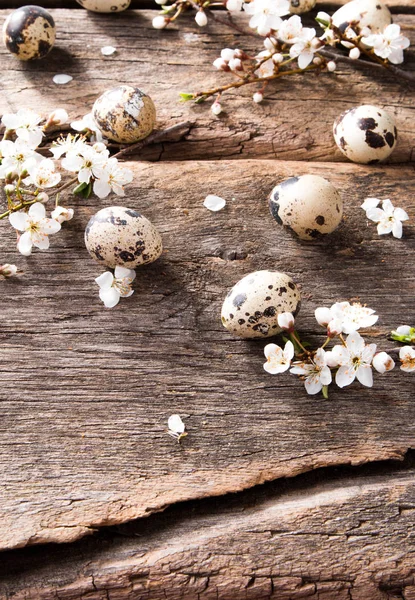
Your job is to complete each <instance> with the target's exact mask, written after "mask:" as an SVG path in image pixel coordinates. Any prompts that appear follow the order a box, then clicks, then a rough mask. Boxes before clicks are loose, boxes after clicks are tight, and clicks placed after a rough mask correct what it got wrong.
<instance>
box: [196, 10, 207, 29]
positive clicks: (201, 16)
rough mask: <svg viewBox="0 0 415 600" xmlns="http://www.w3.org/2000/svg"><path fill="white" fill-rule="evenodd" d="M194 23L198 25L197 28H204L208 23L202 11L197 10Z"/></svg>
mask: <svg viewBox="0 0 415 600" xmlns="http://www.w3.org/2000/svg"><path fill="white" fill-rule="evenodd" d="M195 21H196V23H197V24H198V25H199V27H205V25H207V22H208V20H207V16H206V13H205V12H204V11H203V10H199V11H198V12H197V13H196V16H195Z"/></svg>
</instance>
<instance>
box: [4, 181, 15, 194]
mask: <svg viewBox="0 0 415 600" xmlns="http://www.w3.org/2000/svg"><path fill="white" fill-rule="evenodd" d="M15 189H16V187H15V186H14V185H13V184H11V183H8V184H7V185H5V186H4V191H5V193H6V194H13V192H14V190H15Z"/></svg>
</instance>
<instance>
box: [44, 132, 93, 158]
mask: <svg viewBox="0 0 415 600" xmlns="http://www.w3.org/2000/svg"><path fill="white" fill-rule="evenodd" d="M85 147H86V143H85V139H84V138H83V137H78V136H77V135H72V134H71V133H69V134H68V135H67V136H66V137H60V138H59V139H58V140H56V141H55V142H53V144H52V147H51V149H50V151H51V152H52V154H53V158H55V159H58V158H61V157H62V156H63V155H64V154H68V153H69V154H75V155H78V154H82V151H83V149H84V148H85Z"/></svg>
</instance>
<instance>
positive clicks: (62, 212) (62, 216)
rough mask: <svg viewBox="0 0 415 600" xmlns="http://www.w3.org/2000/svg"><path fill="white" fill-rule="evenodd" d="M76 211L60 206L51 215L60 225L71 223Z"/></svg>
mask: <svg viewBox="0 0 415 600" xmlns="http://www.w3.org/2000/svg"><path fill="white" fill-rule="evenodd" d="M73 215H74V210H73V208H65V207H64V206H60V205H58V206H57V207H56V208H55V209H54V210H53V211H52V212H51V214H50V216H51V217H52V219H54V220H55V221H57V222H58V223H61V224H62V223H63V222H64V221H70V220H71V219H72V218H73Z"/></svg>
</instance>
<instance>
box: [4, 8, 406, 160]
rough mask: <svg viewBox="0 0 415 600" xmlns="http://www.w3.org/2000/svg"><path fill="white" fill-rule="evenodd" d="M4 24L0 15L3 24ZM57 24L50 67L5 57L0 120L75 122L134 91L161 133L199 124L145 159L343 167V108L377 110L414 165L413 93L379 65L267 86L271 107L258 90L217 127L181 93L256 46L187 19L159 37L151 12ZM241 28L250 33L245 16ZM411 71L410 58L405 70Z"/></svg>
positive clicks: (59, 13)
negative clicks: (109, 94)
mask: <svg viewBox="0 0 415 600" xmlns="http://www.w3.org/2000/svg"><path fill="white" fill-rule="evenodd" d="M6 14H7V11H3V12H2V11H0V18H1V17H3V16H5V15H6ZM52 14H53V16H54V18H55V20H56V22H57V24H58V35H57V42H56V47H55V48H54V50H53V51H52V52H51V54H50V55H48V57H46V58H45V59H44V60H42V61H39V62H36V63H31V64H22V63H21V62H19V61H17V60H16V59H15V58H13V57H12V56H11V55H9V54H8V53H7V51H6V49H5V48H4V47H1V49H0V64H2V65H3V75H2V88H1V91H0V114H1V113H4V112H10V111H13V110H15V109H16V108H17V107H19V106H26V107H33V108H36V109H39V107H41V108H42V110H43V111H44V112H45V113H46V112H48V111H51V110H53V109H55V108H56V107H57V106H64V107H65V108H66V109H67V110H68V111H69V112H70V115H71V117H72V118H75V117H78V116H80V115H81V114H85V113H86V112H87V111H89V110H90V109H91V107H92V105H93V103H94V101H95V99H96V98H97V97H98V96H99V95H100V94H101V93H103V92H104V91H105V90H107V89H108V88H110V87H112V86H115V85H117V84H121V83H128V84H133V85H137V86H138V87H140V88H142V89H144V90H145V91H147V92H148V93H149V94H150V95H151V96H152V97H153V99H154V101H155V104H156V107H157V111H158V120H159V126H160V127H165V126H168V125H171V124H172V123H173V122H177V121H179V120H191V121H195V122H196V125H195V127H194V128H193V130H192V133H191V135H190V136H188V138H187V139H186V141H185V142H179V143H177V144H172V145H167V146H165V147H162V146H156V147H154V148H152V149H151V150H149V151H148V152H147V153H146V154H144V155H142V158H148V159H151V160H158V159H160V158H161V159H163V160H197V159H218V158H238V159H241V158H277V159H279V160H318V161H333V160H334V161H344V160H346V159H345V157H344V156H343V155H342V153H341V152H340V151H339V150H337V148H336V145H335V143H334V140H333V136H332V123H333V122H334V119H335V118H336V117H337V116H338V115H339V114H340V113H342V112H343V111H344V110H346V109H347V108H350V107H352V106H355V105H358V104H370V103H374V102H375V103H376V104H378V105H379V106H382V107H384V108H386V109H388V110H389V111H390V112H391V113H392V114H393V115H395V117H396V119H397V123H398V130H399V136H400V139H399V144H398V146H397V148H396V149H395V151H394V153H393V154H392V156H391V158H390V160H391V162H394V163H401V162H409V161H413V159H414V154H413V151H414V139H415V120H414V118H413V110H414V93H413V91H414V89H413V86H412V87H410V86H409V84H408V83H403V84H402V83H401V82H399V81H397V80H396V79H395V77H394V76H393V75H391V74H390V73H387V72H386V71H385V72H384V70H382V69H377V68H375V67H374V66H373V65H369V66H368V67H365V68H363V69H354V68H352V67H350V66H349V65H348V64H347V65H346V64H344V63H339V68H338V71H337V72H336V74H323V75H321V76H320V77H315V76H314V74H310V75H309V76H308V75H306V76H296V77H291V78H287V79H286V80H280V81H279V82H278V83H276V84H275V85H270V86H269V97H268V99H267V101H266V102H264V103H263V104H261V105H255V104H254V103H253V102H252V100H251V98H252V93H253V91H255V89H252V88H251V86H250V89H246V90H245V91H243V92H242V95H235V94H233V95H230V96H229V97H228V98H227V99H226V96H224V97H223V104H224V107H225V109H227V111H228V112H227V113H225V114H223V115H222V116H221V117H220V118H214V117H213V116H212V114H211V112H210V110H209V106H208V105H204V106H197V105H194V104H190V103H186V104H183V103H180V102H178V99H179V93H180V92H183V91H187V92H195V91H197V90H200V89H206V88H210V87H211V86H214V85H215V84H217V83H218V82H221V81H222V82H223V83H226V82H228V81H229V78H228V76H227V75H226V74H225V73H223V74H221V73H218V72H217V71H216V70H215V69H214V68H213V66H212V62H213V60H214V59H215V58H217V56H218V55H219V53H220V50H221V49H222V48H224V47H226V46H231V47H235V46H236V47H243V48H245V49H247V50H248V51H250V52H251V53H256V52H258V50H260V49H261V48H260V47H259V45H258V40H256V39H254V38H252V37H248V36H241V35H239V34H237V35H235V34H234V33H233V32H232V31H231V30H229V28H226V27H225V26H224V25H220V24H216V23H214V22H211V23H210V25H209V26H208V27H207V28H203V29H201V28H199V27H197V25H196V24H195V23H194V19H193V17H192V16H190V15H189V16H187V17H184V19H183V22H182V23H181V25H180V28H178V27H176V28H171V29H168V30H165V31H161V32H160V31H156V30H154V29H153V28H152V26H151V20H152V18H153V17H154V15H155V14H156V12H155V11H129V12H128V13H121V14H118V15H97V14H93V13H88V12H87V11H71V10H55V11H52ZM395 20H396V22H398V23H401V24H404V25H405V26H406V27H408V30H406V31H405V33H406V34H407V35H409V37H411V39H412V41H415V29H414V26H415V16H414V15H412V16H411V15H403V14H401V15H397V16H396V19H395ZM239 21H240V22H241V23H242V24H244V25H246V18H244V17H243V16H241V17H240V18H239ZM309 24H312V21H311V17H310V21H309ZM195 36H197V37H195ZM108 44H111V45H114V46H116V47H117V48H118V53H117V55H114V56H112V57H109V58H105V57H103V56H102V54H101V52H100V49H101V47H102V46H104V45H108ZM414 64H415V61H414V58H413V54H412V51H410V52H409V53H408V60H407V62H406V63H405V68H408V69H411V68H413V67H414ZM61 72H64V73H68V74H69V75H72V76H73V77H74V80H73V81H72V82H71V83H69V84H67V85H64V86H57V85H55V84H54V83H53V82H52V78H53V76H54V75H55V74H56V73H61Z"/></svg>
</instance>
